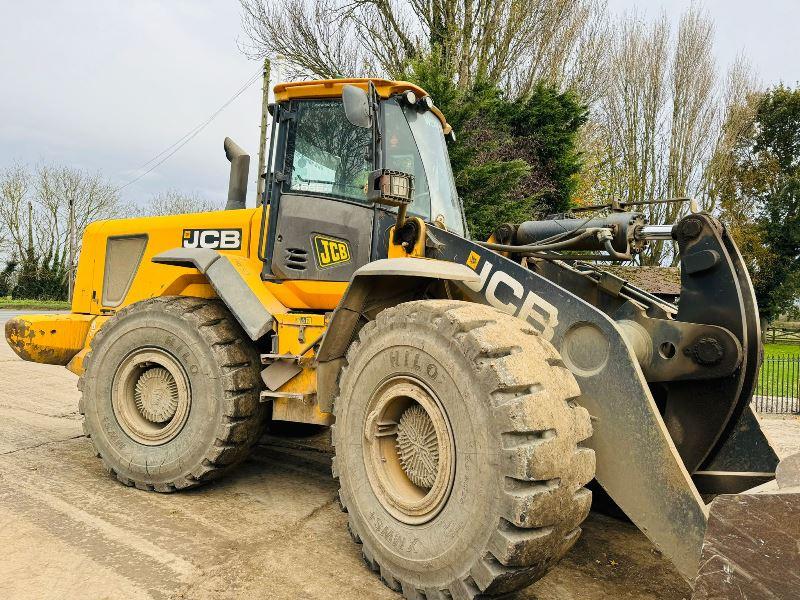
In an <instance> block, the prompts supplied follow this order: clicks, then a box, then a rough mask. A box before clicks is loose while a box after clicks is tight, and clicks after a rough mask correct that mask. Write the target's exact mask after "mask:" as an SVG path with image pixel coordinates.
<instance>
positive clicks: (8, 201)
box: [0, 165, 121, 266]
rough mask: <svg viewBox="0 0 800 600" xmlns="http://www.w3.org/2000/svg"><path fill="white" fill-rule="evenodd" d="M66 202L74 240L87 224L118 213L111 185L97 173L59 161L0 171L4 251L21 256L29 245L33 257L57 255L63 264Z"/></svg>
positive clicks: (114, 190) (114, 193)
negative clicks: (71, 211)
mask: <svg viewBox="0 0 800 600" xmlns="http://www.w3.org/2000/svg"><path fill="white" fill-rule="evenodd" d="M70 205H71V206H72V208H73V213H74V217H75V234H76V235H75V237H76V242H78V243H79V241H80V239H81V237H82V236H83V231H84V229H86V226H87V225H88V224H89V223H91V222H92V221H96V220H99V219H108V218H113V217H116V216H120V214H121V213H120V210H119V198H118V195H117V192H116V189H115V188H114V186H113V185H111V184H110V183H109V182H108V181H107V180H105V179H104V178H103V176H102V175H101V174H100V173H88V172H86V171H81V170H79V169H74V168H71V167H65V166H58V165H40V166H39V167H37V168H36V170H35V171H33V172H32V171H31V170H30V169H28V168H27V167H25V166H23V165H16V166H13V167H10V168H7V169H5V170H4V171H2V172H0V226H2V228H3V229H4V230H5V232H6V233H5V235H4V236H3V237H4V238H7V239H6V240H5V244H4V249H5V250H6V251H7V252H11V253H15V254H17V255H18V256H25V255H26V253H27V252H28V248H29V246H32V247H33V249H34V252H35V254H36V256H37V257H45V256H46V257H49V258H51V259H52V258H53V257H56V259H57V260H56V262H58V263H59V264H60V265H61V266H67V265H66V260H67V248H68V245H69V234H70V232H69V227H68V222H69V213H70ZM76 252H77V248H76Z"/></svg>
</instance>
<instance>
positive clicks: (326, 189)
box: [264, 99, 375, 281]
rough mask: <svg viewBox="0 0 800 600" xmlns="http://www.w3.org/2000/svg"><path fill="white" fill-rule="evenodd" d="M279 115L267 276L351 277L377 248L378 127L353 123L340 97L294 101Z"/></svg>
mask: <svg viewBox="0 0 800 600" xmlns="http://www.w3.org/2000/svg"><path fill="white" fill-rule="evenodd" d="M278 119H279V130H280V134H279V137H278V140H277V144H276V151H277V156H279V157H280V156H281V155H282V156H283V159H282V160H278V161H276V172H275V173H274V175H273V184H272V190H271V192H270V199H269V202H270V207H269V210H270V214H269V228H268V236H267V249H266V253H265V259H266V260H265V263H264V277H265V279H278V280H282V279H307V280H316V281H349V280H350V278H351V276H352V275H353V273H354V271H355V270H356V269H357V268H359V267H360V266H362V265H364V264H366V263H367V262H369V260H370V254H371V248H372V231H373V222H374V215H375V209H374V207H373V206H372V204H371V203H370V202H368V201H367V196H366V185H367V178H368V175H369V173H370V172H371V171H372V170H373V168H374V166H373V160H374V159H373V140H372V131H371V130H369V129H363V128H359V127H355V126H354V125H352V124H351V123H350V122H349V121H348V120H347V119H346V117H345V114H344V110H343V108H342V103H341V100H340V99H319V100H292V101H291V102H290V103H287V104H285V105H282V106H280V107H279V108H278Z"/></svg>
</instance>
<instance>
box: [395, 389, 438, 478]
mask: <svg viewBox="0 0 800 600" xmlns="http://www.w3.org/2000/svg"><path fill="white" fill-rule="evenodd" d="M397 454H398V456H399V458H400V465H401V466H402V467H403V471H404V472H405V474H406V475H407V476H408V478H409V479H410V480H411V481H412V482H414V484H415V485H418V486H419V487H422V488H428V489H430V488H431V487H432V486H433V484H434V482H435V481H436V473H437V471H438V468H439V443H438V442H437V440H436V429H435V428H434V426H433V421H431V418H430V417H429V416H428V413H426V412H425V410H424V409H423V408H422V407H421V406H419V405H418V404H415V405H413V406H410V407H409V408H407V409H406V410H405V412H404V413H403V416H401V417H400V423H399V424H398V425H397Z"/></svg>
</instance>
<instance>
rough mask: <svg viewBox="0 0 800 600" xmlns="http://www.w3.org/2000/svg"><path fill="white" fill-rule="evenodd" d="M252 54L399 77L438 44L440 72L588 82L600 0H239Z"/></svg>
mask: <svg viewBox="0 0 800 600" xmlns="http://www.w3.org/2000/svg"><path fill="white" fill-rule="evenodd" d="M240 3H241V6H242V26H243V29H244V32H245V34H246V36H247V39H248V41H247V42H246V43H245V44H244V45H243V50H244V51H245V52H246V53H247V54H249V55H250V56H252V57H259V58H260V57H263V56H265V55H278V54H280V55H282V56H283V57H285V59H286V61H287V63H288V67H289V72H288V73H287V75H289V76H315V77H323V78H330V77H340V76H343V75H349V76H354V75H363V74H366V73H368V74H370V75H373V76H374V75H388V76H391V77H395V78H398V77H401V76H403V75H404V74H405V73H406V72H407V70H408V66H409V64H410V62H411V61H413V60H414V59H416V58H419V57H421V56H423V55H428V54H430V53H431V51H432V50H433V49H436V55H437V57H439V60H440V62H441V65H440V66H441V68H442V69H443V72H445V73H446V74H447V75H449V76H450V77H452V79H453V81H456V82H457V83H458V84H459V85H460V86H462V87H464V88H466V87H468V86H471V85H472V84H474V83H475V82H477V81H480V82H484V83H488V84H491V85H505V86H506V87H507V88H508V89H509V91H511V92H512V93H516V94H525V93H526V92H528V91H530V89H531V87H532V85H533V84H534V83H535V82H536V81H538V80H540V79H542V78H546V79H548V80H551V81H553V82H555V83H556V84H557V85H561V84H563V85H566V86H569V85H578V84H579V85H580V86H581V88H586V89H587V90H590V89H591V90H595V89H597V87H598V86H596V85H593V83H594V80H595V78H596V77H598V76H599V75H601V74H602V68H601V65H602V59H603V56H604V54H603V52H602V51H601V47H602V46H603V44H604V43H605V42H604V40H605V39H606V36H605V29H604V28H605V26H606V21H605V16H604V15H605V4H604V2H603V0H497V1H495V2H485V1H483V0H462V1H460V2H458V1H455V0H410V1H409V2H399V1H398V0H240Z"/></svg>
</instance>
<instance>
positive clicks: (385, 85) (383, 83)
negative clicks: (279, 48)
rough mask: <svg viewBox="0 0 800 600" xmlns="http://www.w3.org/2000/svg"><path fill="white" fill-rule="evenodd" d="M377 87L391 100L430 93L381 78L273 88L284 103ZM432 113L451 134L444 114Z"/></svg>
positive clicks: (408, 84)
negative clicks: (407, 94) (348, 88)
mask: <svg viewBox="0 0 800 600" xmlns="http://www.w3.org/2000/svg"><path fill="white" fill-rule="evenodd" d="M370 81H371V82H372V84H373V85H374V86H375V90H376V91H377V93H378V95H379V96H380V97H381V98H389V97H390V96H393V95H395V94H399V93H402V92H405V91H407V90H410V91H412V92H414V93H415V94H416V95H417V97H419V98H422V97H423V96H428V95H429V94H428V92H426V91H425V90H423V89H422V88H421V87H419V86H418V85H414V84H413V83H410V82H408V81H393V80H391V79H380V78H374V77H372V78H352V79H319V80H314V81H290V82H286V83H279V84H277V85H276V86H275V87H274V88H273V92H274V93H275V100H276V101H277V102H284V101H286V100H292V99H294V98H341V96H342V88H343V87H344V86H345V85H355V86H357V87H360V88H361V89H363V90H365V91H366V90H367V89H368V88H369V82H370ZM431 111H432V112H433V114H435V115H436V116H437V117H438V119H439V121H441V123H442V129H443V130H444V133H445V134H447V133H450V131H451V130H452V127H450V124H449V123H448V122H447V119H445V116H444V114H442V111H440V110H439V109H438V108H437V107H436V106H434V107H433V108H432V109H431Z"/></svg>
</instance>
